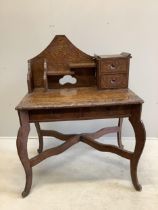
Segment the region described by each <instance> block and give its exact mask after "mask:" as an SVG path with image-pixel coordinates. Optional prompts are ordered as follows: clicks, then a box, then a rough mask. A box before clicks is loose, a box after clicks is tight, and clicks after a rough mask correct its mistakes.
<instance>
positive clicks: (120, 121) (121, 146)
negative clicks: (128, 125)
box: [117, 118, 124, 149]
mask: <svg viewBox="0 0 158 210" xmlns="http://www.w3.org/2000/svg"><path fill="white" fill-rule="evenodd" d="M122 123H123V118H119V122H118V127H119V131H118V132H117V142H118V146H119V148H120V149H123V148H124V146H123V144H122V140H121V138H122Z"/></svg>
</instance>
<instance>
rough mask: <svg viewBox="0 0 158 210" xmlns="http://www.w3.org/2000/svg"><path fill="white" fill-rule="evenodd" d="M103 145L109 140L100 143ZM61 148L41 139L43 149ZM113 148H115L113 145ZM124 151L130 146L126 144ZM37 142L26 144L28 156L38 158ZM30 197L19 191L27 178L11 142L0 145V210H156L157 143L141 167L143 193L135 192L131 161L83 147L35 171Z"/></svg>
mask: <svg viewBox="0 0 158 210" xmlns="http://www.w3.org/2000/svg"><path fill="white" fill-rule="evenodd" d="M101 140H102V142H104V143H105V142H107V143H109V141H107V140H105V139H103V138H102V139H101ZM59 143H61V142H60V141H58V142H57V141H56V140H54V139H45V148H48V147H52V146H56V145H57V144H59ZM112 143H114V142H113V141H112ZM123 143H124V145H125V148H126V149H131V150H132V149H133V148H134V141H129V140H125V141H124V142H123ZM37 145H38V144H37V140H35V139H31V140H30V141H29V145H28V148H29V151H30V152H29V155H30V156H34V155H36V152H37V151H36V149H37ZM33 175H34V177H33V186H32V190H31V193H30V195H29V196H28V197H26V198H24V199H23V198H22V197H21V191H22V190H23V187H24V183H25V175H24V171H23V168H22V165H21V163H20V161H19V159H18V156H17V152H16V144H15V140H7V139H4V140H0V210H26V209H27V210H28V209H29V210H47V209H48V210H115V209H116V210H118V209H119V210H157V209H158V141H156V140H155V141H154V140H148V141H147V142H146V146H145V149H144V152H143V155H142V157H141V159H140V162H139V168H138V178H139V181H140V183H141V184H142V187H143V190H142V192H137V191H135V190H134V188H133V186H132V183H131V178H130V170H129V161H128V160H126V159H123V158H121V157H119V156H117V155H115V154H110V153H102V152H98V151H96V150H94V149H93V148H91V147H89V146H88V145H85V144H83V143H78V144H77V145H75V146H73V147H71V148H70V149H68V150H67V151H65V152H64V153H63V154H60V155H58V156H54V157H51V158H48V159H47V160H45V161H43V162H42V163H40V164H39V165H37V166H35V167H34V168H33Z"/></svg>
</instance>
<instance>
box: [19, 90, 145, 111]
mask: <svg viewBox="0 0 158 210" xmlns="http://www.w3.org/2000/svg"><path fill="white" fill-rule="evenodd" d="M142 103H143V100H142V99H141V98H139V97H138V96H137V95H136V94H135V93H133V92H132V91H131V90H129V89H117V90H116V89H115V90H114V89H112V90H98V89H97V87H80V88H65V89H54V90H49V91H46V92H45V91H44V89H42V88H37V89H35V90H34V91H33V92H32V93H29V94H27V95H26V96H25V97H24V98H23V99H22V101H21V102H20V103H19V105H18V106H17V107H16V109H17V110H33V109H54V108H72V107H73V108H74V107H92V106H112V105H127V104H142Z"/></svg>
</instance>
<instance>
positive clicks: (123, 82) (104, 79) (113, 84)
mask: <svg viewBox="0 0 158 210" xmlns="http://www.w3.org/2000/svg"><path fill="white" fill-rule="evenodd" d="M100 79H101V81H100V85H101V86H100V88H101V89H104V88H105V89H106V88H107V89H111V88H127V87H128V76H127V74H112V75H111V74H110V75H108V74H104V75H102V76H101V78H100Z"/></svg>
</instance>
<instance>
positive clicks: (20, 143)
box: [17, 111, 32, 197]
mask: <svg viewBox="0 0 158 210" xmlns="http://www.w3.org/2000/svg"><path fill="white" fill-rule="evenodd" d="M19 119H20V128H19V131H18V135H17V151H18V155H19V158H20V160H21V163H22V165H23V167H24V170H25V175H26V184H25V188H24V191H23V192H22V196H23V197H26V196H27V195H28V194H29V192H30V189H31V185H32V167H31V166H30V160H29V158H28V152H27V141H28V135H29V131H30V124H29V116H28V113H27V112H25V111H19Z"/></svg>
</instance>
